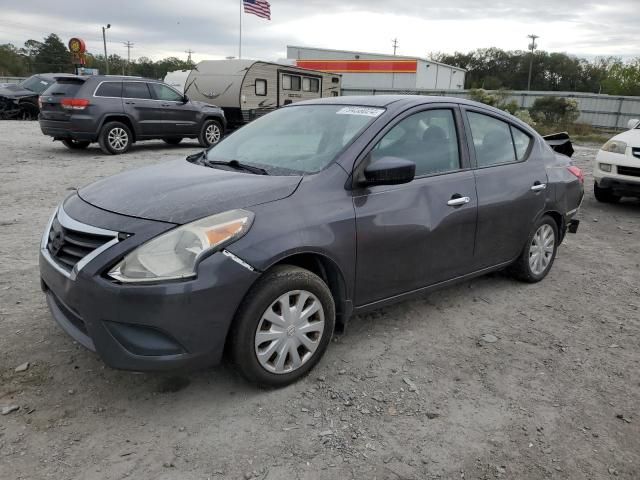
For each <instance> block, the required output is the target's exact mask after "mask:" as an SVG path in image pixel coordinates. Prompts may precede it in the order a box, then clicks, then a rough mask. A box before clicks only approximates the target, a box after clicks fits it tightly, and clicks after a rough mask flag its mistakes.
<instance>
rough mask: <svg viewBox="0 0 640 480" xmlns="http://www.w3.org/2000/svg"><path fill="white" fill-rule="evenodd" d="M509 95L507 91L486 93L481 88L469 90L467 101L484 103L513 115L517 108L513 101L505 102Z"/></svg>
mask: <svg viewBox="0 0 640 480" xmlns="http://www.w3.org/2000/svg"><path fill="white" fill-rule="evenodd" d="M509 95H510V92H509V91H508V90H496V91H493V92H487V91H486V90H484V89H482V88H472V89H471V90H469V100H473V101H475V102H480V103H484V104H486V105H490V106H492V107H496V108H499V109H500V110H504V111H505V112H509V113H510V114H511V115H514V114H515V113H516V112H517V111H518V108H519V107H518V103H517V102H516V101H515V100H511V101H507V98H508V97H509Z"/></svg>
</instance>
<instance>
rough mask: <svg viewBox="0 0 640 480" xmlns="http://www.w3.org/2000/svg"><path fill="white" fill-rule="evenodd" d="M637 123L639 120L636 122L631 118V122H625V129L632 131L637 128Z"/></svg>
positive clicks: (635, 119)
mask: <svg viewBox="0 0 640 480" xmlns="http://www.w3.org/2000/svg"><path fill="white" fill-rule="evenodd" d="M639 123H640V120H638V119H637V118H632V119H631V120H629V122H627V127H628V128H629V130H633V129H634V128H636V127H637V126H638V124H639Z"/></svg>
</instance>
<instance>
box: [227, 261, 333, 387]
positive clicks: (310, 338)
mask: <svg viewBox="0 0 640 480" xmlns="http://www.w3.org/2000/svg"><path fill="white" fill-rule="evenodd" d="M234 322H235V323H234V326H233V330H232V332H231V337H230V347H231V355H232V359H233V361H234V363H235V364H236V365H237V367H238V368H239V370H240V372H241V373H242V374H243V375H244V376H245V377H246V378H247V379H248V380H249V381H251V382H254V383H257V384H259V385H262V386H267V387H282V386H285V385H288V384H290V383H293V382H295V381H296V380H298V379H299V378H301V377H302V376H304V375H306V374H307V373H308V372H309V371H310V370H311V369H312V368H313V367H314V366H315V364H316V363H318V361H319V360H320V358H321V357H322V355H323V354H324V352H325V350H326V349H327V346H328V345H329V341H330V340H331V336H332V335H333V328H334V325H335V305H334V302H333V297H332V296H331V292H330V291H329V288H328V287H327V285H326V284H325V283H324V282H323V281H322V279H321V278H320V277H318V276H317V275H315V274H314V273H311V272H310V271H308V270H304V269H302V268H298V267H293V266H288V265H282V266H277V267H275V268H273V269H272V270H271V271H270V272H268V273H266V274H264V275H263V276H262V277H261V278H260V279H259V280H258V281H257V282H256V284H255V285H254V286H253V287H252V288H251V290H250V291H249V293H248V294H247V296H246V297H245V299H244V300H243V302H242V304H241V305H240V308H239V309H238V313H237V315H236V318H235V321H234Z"/></svg>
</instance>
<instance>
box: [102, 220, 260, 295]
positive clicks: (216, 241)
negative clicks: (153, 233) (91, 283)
mask: <svg viewBox="0 0 640 480" xmlns="http://www.w3.org/2000/svg"><path fill="white" fill-rule="evenodd" d="M253 217H254V215H253V213H252V212H248V211H246V210H230V211H228V212H224V213H219V214H217V215H213V216H211V217H206V218H203V219H201V220H198V221H196V222H193V223H189V224H187V225H182V226H181V227H177V228H175V229H173V230H171V231H169V232H167V233H164V234H162V235H160V236H158V237H156V238H154V239H152V240H149V241H148V242H147V243H145V244H143V245H141V246H139V247H138V248H136V249H135V250H134V251H133V252H131V253H129V254H128V255H127V256H126V257H125V258H124V260H122V261H121V262H120V263H119V264H118V265H116V266H115V267H114V268H113V269H112V270H111V271H110V272H109V276H110V277H111V278H114V279H116V280H119V281H121V282H124V283H133V282H152V281H158V280H175V279H181V278H188V277H193V276H195V274H196V266H197V265H198V262H199V261H200V260H202V258H204V257H206V256H208V255H211V254H212V253H213V252H215V251H217V250H220V249H221V248H223V247H224V246H226V245H228V244H229V243H231V242H233V241H235V240H237V239H239V238H240V237H242V236H243V235H244V234H245V233H247V231H248V230H249V228H250V227H251V223H252V222H253Z"/></svg>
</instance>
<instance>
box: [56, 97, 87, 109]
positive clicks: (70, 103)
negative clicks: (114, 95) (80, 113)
mask: <svg viewBox="0 0 640 480" xmlns="http://www.w3.org/2000/svg"><path fill="white" fill-rule="evenodd" d="M60 105H62V108H66V109H67V110H84V109H85V108H87V106H88V105H89V100H87V99H86V98H63V99H62V100H61V101H60Z"/></svg>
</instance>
